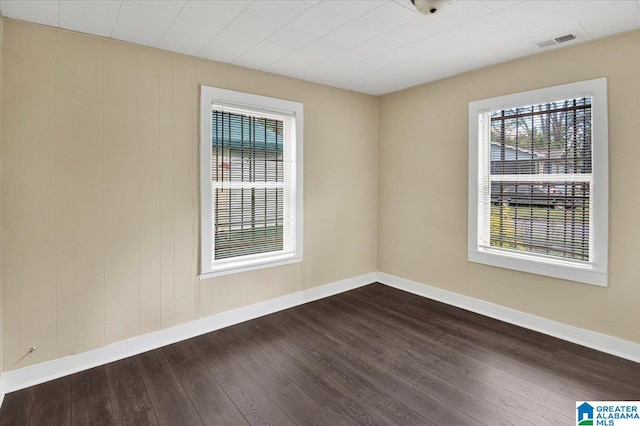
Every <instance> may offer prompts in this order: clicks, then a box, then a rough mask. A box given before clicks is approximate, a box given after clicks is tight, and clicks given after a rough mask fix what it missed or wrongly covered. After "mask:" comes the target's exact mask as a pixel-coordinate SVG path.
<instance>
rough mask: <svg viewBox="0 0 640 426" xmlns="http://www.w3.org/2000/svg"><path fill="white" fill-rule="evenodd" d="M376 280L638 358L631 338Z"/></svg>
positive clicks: (384, 277)
mask: <svg viewBox="0 0 640 426" xmlns="http://www.w3.org/2000/svg"><path fill="white" fill-rule="evenodd" d="M376 281H378V282H379V283H381V284H385V285H388V286H390V287H394V288H397V289H399V290H404V291H406V292H409V293H413V294H415V295H418V296H422V297H426V298H428V299H433V300H437V301H438V302H442V303H446V304H448V305H452V306H456V307H458V308H462V309H465V310H467V311H471V312H475V313H478V314H481V315H484V316H487V317H491V318H495V319H497V320H500V321H504V322H508V323H510V324H513V325H517V326H520V327H523V328H527V329H529V330H534V331H538V332H540V333H543V334H547V335H549V336H553V337H557V338H559V339H562V340H567V341H569V342H572V343H576V344H578V345H582V346H586V347H588V348H591V349H595V350H598V351H601V352H606V353H608V354H611V355H615V356H618V357H620V358H625V359H628V360H630V361H635V362H640V343H635V342H630V341H628V340H623V339H620V338H617V337H612V336H608V335H606V334H601V333H596V332H595V331H590V330H585V329H583V328H579V327H574V326H571V325H568V324H564V323H561V322H558V321H553V320H550V319H546V318H542V317H539V316H536V315H532V314H527V313H525V312H521V311H517V310H515V309H511V308H507V307H504V306H501V305H496V304H494V303H490V302H486V301H484V300H480V299H475V298H473V297H469V296H464V295H461V294H458V293H453V292H450V291H447V290H443V289H441V288H437V287H432V286H430V285H427V284H422V283H419V282H416V281H411V280H407V279H404V278H400V277H396V276H394V275H389V274H385V273H383V272H376Z"/></svg>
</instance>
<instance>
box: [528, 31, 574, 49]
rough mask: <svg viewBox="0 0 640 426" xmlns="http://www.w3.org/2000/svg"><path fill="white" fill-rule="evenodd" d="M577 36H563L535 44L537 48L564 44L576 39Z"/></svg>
mask: <svg viewBox="0 0 640 426" xmlns="http://www.w3.org/2000/svg"><path fill="white" fill-rule="evenodd" d="M577 38H578V36H576V35H575V34H565V35H562V36H559V37H554V38H550V39H549V40H542V41H539V42H537V43H536V44H537V45H538V47H549V46H553V45H555V44H560V43H566V42H568V41H571V40H575V39H577Z"/></svg>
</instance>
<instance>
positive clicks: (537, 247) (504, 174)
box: [468, 78, 608, 286]
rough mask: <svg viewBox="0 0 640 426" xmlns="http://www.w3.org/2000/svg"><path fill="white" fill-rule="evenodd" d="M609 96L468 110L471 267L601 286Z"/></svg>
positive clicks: (549, 95) (546, 94)
mask: <svg viewBox="0 0 640 426" xmlns="http://www.w3.org/2000/svg"><path fill="white" fill-rule="evenodd" d="M607 134H608V129H607V87H606V80H605V79H604V78H602V79H596V80H589V81H583V82H578V83H572V84H567V85H562V86H556V87H550V88H545V89H540V90H533V91H529V92H523V93H517V94H513V95H507V96H501V97H497V98H491V99H484V100H481V101H475V102H471V103H470V104H469V247H468V252H469V260H470V261H473V262H479V263H485V264H489V265H493V266H499V267H504V268H510V269H516V270H521V271H526V272H531V273H536V274H541V275H548V276H552V277H557V278H564V279H568V280H574V281H580V282H585V283H589V284H595V285H601V286H606V285H607V245H608V241H607V220H608V219H607V217H608V179H607V174H608V169H607V162H608V159H607V148H608V138H607Z"/></svg>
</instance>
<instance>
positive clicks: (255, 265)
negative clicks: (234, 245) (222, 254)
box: [199, 255, 302, 280]
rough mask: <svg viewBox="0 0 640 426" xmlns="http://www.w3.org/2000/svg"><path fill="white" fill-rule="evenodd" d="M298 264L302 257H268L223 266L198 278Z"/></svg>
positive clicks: (203, 278) (205, 278)
mask: <svg viewBox="0 0 640 426" xmlns="http://www.w3.org/2000/svg"><path fill="white" fill-rule="evenodd" d="M300 262H302V256H291V255H288V256H286V257H270V258H267V259H264V260H260V261H252V262H251V263H248V262H246V261H245V262H235V263H229V264H228V265H224V266H223V267H220V268H218V269H214V270H211V271H207V272H202V273H201V274H200V275H199V278H200V280H207V279H210V278H215V277H221V276H224V275H231V274H238V273H240V272H248V271H255V270H258V269H266V268H274V267H276V266H284V265H289V264H292V263H300Z"/></svg>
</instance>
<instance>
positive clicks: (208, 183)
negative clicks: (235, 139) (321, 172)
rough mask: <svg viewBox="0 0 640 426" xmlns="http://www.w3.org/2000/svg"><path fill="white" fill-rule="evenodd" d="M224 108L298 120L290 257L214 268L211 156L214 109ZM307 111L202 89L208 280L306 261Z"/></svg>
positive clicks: (203, 261)
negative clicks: (215, 107)
mask: <svg viewBox="0 0 640 426" xmlns="http://www.w3.org/2000/svg"><path fill="white" fill-rule="evenodd" d="M213 104H217V105H224V106H229V107H235V108H241V109H245V110H249V111H254V112H256V113H258V114H260V113H261V112H262V113H265V114H275V115H280V116H287V117H293V118H294V120H295V142H294V144H295V171H294V173H293V180H294V186H295V193H294V196H295V200H296V201H295V226H294V232H295V238H294V244H295V248H294V250H293V252H291V253H281V252H275V253H274V252H267V253H258V254H251V255H246V256H240V257H237V258H226V259H222V260H220V261H219V262H218V265H215V264H214V262H215V261H214V258H213V250H212V249H213V187H214V184H213V182H212V175H211V169H212V165H211V156H212V146H211V145H212V144H211V140H212V134H211V127H212V118H211V112H212V105H213ZM303 137H304V108H303V105H302V104H301V103H299V102H294V101H288V100H284V99H278V98H272V97H268V96H261V95H255V94H252V93H245V92H237V91H234V90H227V89H222V88H218V87H211V86H205V85H201V86H200V274H199V278H200V279H201V280H202V279H208V278H213V277H218V276H223V275H229V274H235V273H239V272H246V271H252V270H257V269H263V268H271V267H276V266H282V265H288V264H291V263H297V262H302V260H303V235H302V233H303V187H304V182H303V165H304V163H303V147H304V141H303Z"/></svg>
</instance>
